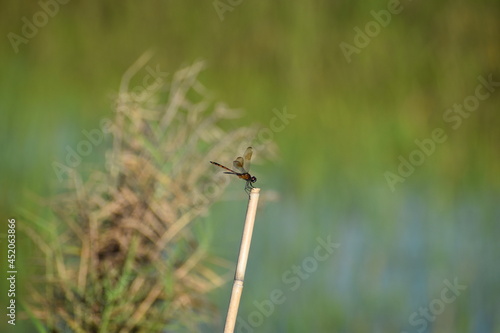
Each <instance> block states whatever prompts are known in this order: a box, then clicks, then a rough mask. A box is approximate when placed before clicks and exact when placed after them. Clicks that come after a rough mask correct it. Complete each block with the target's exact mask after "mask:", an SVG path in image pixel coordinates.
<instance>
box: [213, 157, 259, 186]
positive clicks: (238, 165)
mask: <svg viewBox="0 0 500 333" xmlns="http://www.w3.org/2000/svg"><path fill="white" fill-rule="evenodd" d="M252 154H253V148H252V147H248V148H247V149H246V150H245V153H244V154H243V157H241V156H238V157H236V159H235V160H234V161H233V167H234V168H235V169H236V170H238V171H234V170H231V169H229V168H227V167H225V166H223V165H222V164H219V163H217V162H213V161H210V163H212V164H214V165H217V166H218V167H221V168H223V169H224V170H227V171H226V172H224V173H226V174H229V175H235V176H238V178H241V179H243V180H245V181H246V182H247V183H246V185H245V191H246V192H247V193H249V192H250V190H251V189H252V188H253V183H255V182H256V181H257V178H256V177H254V176H252V175H250V174H249V173H248V170H249V168H250V159H251V158H252Z"/></svg>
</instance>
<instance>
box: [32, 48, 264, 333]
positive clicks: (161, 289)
mask: <svg viewBox="0 0 500 333" xmlns="http://www.w3.org/2000/svg"><path fill="white" fill-rule="evenodd" d="M147 61H149V56H148V55H145V56H143V57H141V58H140V59H139V60H138V61H137V62H136V63H135V64H134V65H133V66H132V67H131V68H130V69H129V70H128V71H127V73H126V74H125V75H124V78H123V82H122V85H121V88H120V93H119V96H118V99H117V110H116V118H115V120H114V121H113V125H112V126H111V129H112V133H113V145H112V148H111V149H110V150H109V152H108V153H107V157H106V158H107V164H106V165H107V167H106V171H105V172H101V171H93V172H92V173H91V174H90V175H89V176H88V180H86V181H83V180H82V177H81V176H79V175H78V174H77V173H76V172H73V173H72V176H71V177H69V180H68V187H67V188H66V190H65V192H64V193H63V194H62V195H59V196H58V197H56V198H52V199H50V201H49V202H50V207H51V210H52V212H53V214H54V218H53V219H52V220H51V221H45V222H42V221H40V219H38V218H33V217H32V218H31V221H32V222H33V223H32V225H33V226H32V227H29V228H26V229H25V231H26V233H27V234H28V235H29V236H30V237H31V239H32V240H33V241H34V243H35V244H36V245H37V246H38V247H39V249H40V250H41V253H42V255H43V257H44V259H45V262H44V265H43V270H44V277H43V278H42V279H40V278H37V279H36V281H33V285H32V288H31V289H32V290H31V291H30V301H29V302H28V309H29V311H30V312H31V313H32V315H33V317H35V318H37V324H38V325H39V327H42V326H43V327H45V328H47V330H48V331H50V332H160V331H165V332H166V331H171V330H174V331H179V330H182V331H197V327H198V325H199V324H200V322H202V321H204V320H209V318H210V317H213V316H212V315H213V313H212V312H211V311H213V310H211V306H210V304H209V303H208V302H207V300H206V294H207V292H209V291H210V290H212V289H214V288H216V287H219V286H220V285H221V284H223V283H224V282H226V281H227V279H228V278H229V277H230V276H231V275H232V272H233V267H232V265H228V264H227V263H226V262H225V261H223V260H221V259H220V258H216V257H213V256H211V255H210V254H209V253H208V251H207V246H206V245H204V243H203V241H201V240H200V239H199V238H198V237H197V235H196V233H194V232H193V228H192V226H193V222H194V221H196V220H197V219H198V218H199V217H200V216H201V215H203V214H205V213H206V211H207V208H208V207H209V206H210V205H211V204H212V203H213V202H214V201H215V200H217V199H218V198H219V197H220V194H221V192H222V190H223V189H224V187H225V186H226V185H227V178H218V177H214V175H215V174H216V173H217V172H218V171H219V170H214V168H213V166H212V165H211V164H209V163H208V161H209V160H210V159H214V158H221V159H222V160H227V161H230V160H231V159H232V158H233V157H234V154H236V153H237V152H242V151H243V148H244V147H246V145H248V144H249V143H250V142H249V141H248V140H249V138H254V137H255V135H256V131H257V129H256V128H254V127H243V128H238V129H236V130H233V131H225V130H223V129H222V128H221V127H220V122H221V121H224V120H227V119H233V118H235V117H238V116H239V115H238V113H237V112H235V110H230V109H228V108H227V107H225V106H224V105H223V104H215V105H214V103H212V102H210V97H209V95H208V94H207V91H206V89H205V88H204V87H203V85H202V84H201V83H200V82H199V81H198V74H199V73H200V71H201V70H202V67H203V64H202V63H201V62H197V63H194V64H193V65H191V66H189V67H186V68H184V69H181V70H180V71H178V72H177V73H175V74H174V75H173V77H172V79H171V80H169V81H170V82H163V81H162V82H158V81H155V82H154V83H153V85H151V86H148V87H143V88H144V90H143V91H145V92H148V96H146V97H145V95H144V94H141V95H140V96H139V95H137V94H133V93H131V92H130V91H129V88H128V87H129V85H130V80H131V79H132V78H133V76H134V75H136V73H137V72H138V71H139V70H140V69H141V68H143V67H144V65H145V64H146V63H147ZM165 81H166V80H165ZM158 83H161V84H158ZM162 98H163V99H164V100H166V102H161V100H162ZM266 146H267V148H264V147H263V146H259V145H256V146H255V148H256V150H257V151H258V152H259V153H264V154H261V156H262V155H266V152H267V151H269V149H268V148H269V145H266ZM242 192H243V184H242Z"/></svg>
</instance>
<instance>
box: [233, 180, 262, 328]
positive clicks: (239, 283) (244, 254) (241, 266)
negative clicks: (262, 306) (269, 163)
mask: <svg viewBox="0 0 500 333" xmlns="http://www.w3.org/2000/svg"><path fill="white" fill-rule="evenodd" d="M259 192H260V188H253V189H252V191H251V192H250V197H249V199H248V207H247V215H246V218H245V226H244V227H243V235H242V237H241V245H240V253H239V255H238V263H237V264H236V273H235V274H234V281H233V290H232V291H231V299H230V301H229V308H228V310H227V317H226V325H225V327H224V333H233V332H234V326H235V324H236V316H237V315H238V307H239V305H240V299H241V294H242V292H243V282H244V280H245V270H246V267H247V260H248V253H249V252H250V243H251V242H252V232H253V226H254V221H255V213H256V212H257V204H258V202H259Z"/></svg>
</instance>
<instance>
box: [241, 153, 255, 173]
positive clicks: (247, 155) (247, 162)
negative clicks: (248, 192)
mask: <svg viewBox="0 0 500 333" xmlns="http://www.w3.org/2000/svg"><path fill="white" fill-rule="evenodd" d="M252 154H253V148H252V147H248V148H247V150H245V154H243V157H244V158H245V160H244V161H243V169H244V170H245V171H246V172H248V170H250V160H251V159H252Z"/></svg>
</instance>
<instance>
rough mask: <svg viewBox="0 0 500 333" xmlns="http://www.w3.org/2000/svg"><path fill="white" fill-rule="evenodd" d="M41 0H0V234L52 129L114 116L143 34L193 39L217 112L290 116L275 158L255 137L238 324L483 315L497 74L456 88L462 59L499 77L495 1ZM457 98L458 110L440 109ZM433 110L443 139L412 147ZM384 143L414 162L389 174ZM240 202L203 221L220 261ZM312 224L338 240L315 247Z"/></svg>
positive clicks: (69, 129) (489, 267) (489, 281)
mask: <svg viewBox="0 0 500 333" xmlns="http://www.w3.org/2000/svg"><path fill="white" fill-rule="evenodd" d="M46 2H47V0H46V1H45V2H44V1H41V2H38V1H24V2H16V1H8V2H4V3H3V6H2V7H3V8H2V14H0V15H1V17H2V19H1V20H0V26H1V28H2V29H1V31H2V34H3V36H4V38H3V43H2V45H3V47H2V52H1V55H0V56H1V62H0V63H1V65H0V72H1V81H0V84H1V89H0V94H1V98H0V109H1V114H0V136H1V141H2V143H3V144H2V148H1V152H2V163H1V164H0V168H1V169H0V177H1V181H2V183H1V202H0V205H1V211H2V226H1V229H0V232H1V233H2V235H3V236H4V235H5V231H6V220H7V218H8V217H16V216H15V212H16V209H17V208H18V207H25V208H27V209H36V208H35V207H34V206H32V202H31V201H30V200H29V199H28V198H29V193H36V194H39V195H41V196H47V195H50V194H52V193H54V192H55V191H56V190H57V186H58V184H59V182H58V180H57V177H56V175H55V173H54V171H53V169H52V165H51V164H52V162H53V161H63V159H64V157H65V154H66V152H65V147H66V146H67V145H69V146H70V147H75V146H76V145H77V143H78V142H79V141H80V140H82V139H84V137H83V134H82V130H87V131H88V130H91V129H93V128H98V127H99V121H100V120H101V119H103V118H112V117H113V103H114V101H113V98H114V96H115V95H116V92H117V91H118V87H119V83H120V80H121V77H122V75H123V74H124V72H125V71H126V70H127V68H129V67H130V66H131V65H132V63H133V62H134V61H135V60H136V59H137V58H138V57H139V56H140V55H141V54H143V53H144V52H146V51H147V50H150V49H151V50H153V51H154V57H153V59H152V60H150V62H149V65H150V66H151V67H152V68H159V69H160V70H161V71H162V72H168V73H170V74H171V73H173V72H174V71H175V70H177V69H178V68H179V67H180V66H182V65H186V64H191V63H192V62H193V61H195V60H197V59H203V60H206V63H207V69H206V70H205V71H204V73H203V75H202V77H201V80H202V82H203V83H204V84H205V86H206V87H207V88H208V89H209V90H210V91H211V92H212V93H213V94H214V98H215V100H221V101H225V102H227V104H228V105H229V106H230V107H235V108H241V109H244V110H245V111H246V114H245V116H244V117H243V118H242V119H238V120H237V121H235V122H234V124H231V125H230V127H233V128H236V127H238V126H242V125H248V124H252V123H260V124H261V125H262V126H263V127H264V128H271V127H270V126H272V125H271V121H272V119H273V117H275V113H273V109H278V110H284V109H286V111H287V112H288V113H289V114H290V115H293V116H295V117H294V118H293V119H290V120H289V123H288V124H287V125H286V126H284V128H283V130H281V131H276V132H274V133H273V139H274V140H275V141H276V142H277V143H278V145H279V147H280V152H281V153H280V155H281V159H280V160H279V161H275V162H272V163H259V157H258V155H257V156H255V164H254V167H253V169H252V171H253V173H255V175H256V176H257V177H258V179H259V182H258V183H257V184H258V185H259V187H261V188H262V191H263V195H264V194H266V193H268V194H269V193H271V194H272V193H277V194H278V195H279V200H278V201H266V200H265V198H263V199H262V200H263V201H262V202H261V206H260V211H259V213H258V216H257V221H256V229H255V231H254V240H253V244H252V249H251V253H250V259H249V264H248V268H247V275H246V281H245V289H244V291H243V298H242V301H241V306H240V311H239V318H240V320H239V322H238V326H237V332H480V333H481V332H500V319H499V318H500V306H499V301H498V293H499V291H500V285H499V280H500V279H499V276H500V269H499V265H498V260H499V254H500V242H499V241H498V239H499V238H500V226H499V220H500V209H499V206H498V201H499V199H500V196H499V189H500V177H499V171H500V156H499V148H500V131H499V130H498V129H499V128H500V116H499V114H498V111H499V105H500V87H499V86H498V84H497V86H496V87H495V86H494V85H492V86H491V87H490V88H491V89H492V90H487V89H486V88H480V89H481V92H482V93H483V94H486V93H488V92H489V96H488V97H487V98H484V99H482V100H479V99H474V98H473V97H472V98H471V97H470V96H474V94H475V93H476V87H477V86H478V84H480V81H479V80H478V77H482V78H484V79H485V80H488V77H489V76H491V78H492V80H493V81H495V82H499V81H500V71H499V64H500V43H499V40H500V39H499V37H500V20H499V18H500V3H498V1H476V2H463V1H438V2H429V1H428V2H422V1H402V2H401V3H400V4H399V6H396V7H394V8H396V9H394V13H393V14H388V15H389V16H387V13H390V12H389V11H388V8H389V9H391V10H392V8H393V7H392V6H393V5H391V2H388V1H364V2H359V1H358V2H353V1H343V2H341V1H337V2H328V1H274V2H269V1H232V2H230V1H228V0H221V1H216V2H213V1H193V0H189V1H148V2H139V1H96V0H89V1H85V2H76V1H70V2H68V3H67V4H59V5H58V6H59V7H58V8H56V7H54V6H53V5H52V7H50V6H49V7H47V6H45V5H42V4H43V3H46ZM48 3H50V1H48ZM52 3H53V2H52ZM214 4H215V5H214ZM216 6H217V9H216ZM43 7H46V8H48V9H46V10H48V11H51V12H52V13H53V14H54V15H53V17H49V18H48V20H47V22H46V24H43V23H45V22H43V17H42V16H43V15H42V16H40V15H39V14H38V13H39V12H40V11H42V10H43ZM382 10H384V11H385V12H382V13H381V12H380V11H382ZM372 11H373V12H372ZM396 11H397V12H398V13H397V14H396V13H395V12H396ZM384 13H385V14H384ZM37 15H38V16H37ZM384 15H385V16H384ZM34 16H35V19H39V20H42V21H39V23H40V27H39V28H37V31H36V33H35V32H33V31H31V33H32V36H30V38H26V39H25V40H23V41H22V42H20V43H19V44H16V43H14V44H16V45H14V44H13V43H12V40H13V39H12V38H13V37H12V36H13V35H12V34H11V35H9V33H14V34H16V35H18V36H20V38H24V37H23V25H24V24H25V22H24V21H23V17H25V18H27V20H28V21H30V22H33V18H34ZM375 16H378V17H379V20H382V21H380V22H381V23H376V22H377V21H375ZM46 17H47V16H46ZM389 17H390V21H389ZM365 29H368V35H360V33H359V31H362V33H363V34H366V32H365V31H366V30H365ZM370 29H371V30H370ZM26 32H28V31H27V30H25V31H24V33H26ZM9 36H10V37H9ZM18 41H19V39H18ZM341 43H346V44H350V45H351V46H352V47H356V52H354V53H352V54H350V55H349V56H347V57H346V55H345V53H344V52H343V51H342V48H341V45H344V46H345V45H346V44H341ZM16 51H17V52H16ZM492 87H493V88H492ZM474 101H476V102H478V105H474ZM464 102H465V103H472V104H469V108H473V109H474V111H471V112H468V111H463V112H462V113H460V112H451V111H450V113H447V112H448V111H447V110H448V109H449V108H452V107H453V105H454V104H463V103H464ZM470 105H472V106H470ZM446 115H448V116H450V117H451V116H453V117H455V118H453V119H454V121H453V122H451V121H450V120H449V121H446ZM457 117H458V118H457ZM458 121H461V122H460V123H458ZM458 125H459V126H458ZM436 128H440V129H442V130H443V132H444V135H445V136H446V139H445V140H444V142H441V143H435V147H434V148H433V149H432V150H433V151H432V153H430V154H429V155H424V154H423V153H418V152H416V151H417V150H418V149H419V146H417V144H416V143H415V140H420V141H422V140H426V139H429V138H431V137H432V133H433V131H434V130H435V129H436ZM249 139H251V138H249ZM256 140H257V141H258V140H262V138H260V139H259V138H254V141H256ZM108 142H109V141H108ZM425 142H427V143H428V141H425ZM428 147H430V146H428ZM105 149H106V147H104V145H103V146H99V147H97V148H96V149H95V150H94V151H93V153H92V154H91V155H90V156H88V157H86V158H85V163H84V164H82V166H81V167H80V168H79V169H80V170H79V171H82V172H84V170H85V168H88V165H89V164H91V163H96V164H98V163H102V161H103V160H104V158H103V156H102V153H103V152H104V150H105ZM429 149H431V148H429ZM400 156H402V158H404V159H405V160H409V159H413V161H415V164H419V165H417V166H414V171H413V172H412V173H411V174H410V175H408V176H407V177H403V178H401V179H404V182H397V183H394V184H393V186H391V185H390V184H389V182H388V181H387V179H386V173H387V172H390V173H393V174H398V167H400V163H401V159H400ZM422 156H423V159H422V158H421V157H422ZM419 157H420V159H418V158H419ZM221 162H224V161H221ZM402 168H403V169H404V167H402ZM403 172H404V170H403ZM401 179H400V180H401ZM241 187H242V184H240V183H239V182H236V181H235V182H234V184H232V185H231V186H230V188H229V189H228V194H227V196H226V197H225V198H226V199H229V198H230V196H232V195H233V194H239V192H240V191H241ZM245 204H246V203H245V200H244V197H243V195H241V200H227V201H223V202H221V203H218V204H216V205H215V206H214V207H213V209H212V210H211V212H210V215H209V216H207V217H206V220H204V221H200V223H203V224H205V225H207V228H209V229H210V230H211V233H213V236H212V237H213V240H212V244H213V249H212V251H213V252H214V253H216V254H218V255H220V256H222V257H224V258H226V259H228V260H231V261H235V260H236V255H237V248H238V246H239V240H240V235H241V229H242V223H243V218H242V215H243V212H244V210H245ZM18 223H22V221H18ZM318 237H320V238H321V239H323V240H327V239H330V240H331V241H332V242H334V243H337V245H338V247H336V248H335V249H334V250H333V252H332V253H331V254H328V256H327V258H326V259H324V260H318V259H317V258H315V257H314V256H315V254H318V253H320V254H321V255H324V254H325V253H326V252H318V251H316V248H317V247H318V246H319V245H320V244H321V242H320V241H318ZM0 240H1V242H2V244H3V245H2V249H1V252H0V253H2V257H1V258H0V260H1V267H2V271H3V272H5V269H4V267H5V266H4V265H5V262H6V255H5V242H4V240H5V238H4V237H2V238H1V239H0ZM18 246H19V253H20V254H19V257H18V258H19V260H21V261H23V262H29V258H25V257H23V251H24V253H25V254H26V253H30V249H24V250H23V247H22V246H23V242H19V243H18ZM322 259H323V257H322ZM3 272H2V276H3V274H4V273H3ZM20 272H21V273H20V274H19V279H21V281H22V279H23V278H22V270H21V269H20ZM2 280H5V279H2ZM446 281H448V282H446ZM449 283H451V284H453V283H455V284H456V283H458V284H459V286H465V289H463V288H462V287H459V288H458V289H455V293H454V292H453V290H452V289H453V288H450V287H449ZM0 286H1V287H2V295H1V296H0V300H2V306H1V308H3V309H4V304H6V303H5V301H6V296H5V292H4V290H5V288H4V287H6V285H5V283H4V282H2V284H1V285H0ZM230 289H231V287H230V283H228V284H227V285H225V286H224V287H223V288H220V289H218V290H216V291H214V292H213V293H212V294H211V295H210V297H211V299H212V300H213V302H214V303H215V304H216V306H217V308H218V310H219V313H220V317H219V318H216V321H217V323H216V324H214V326H207V327H205V328H204V330H205V331H206V332H216V331H221V330H222V325H223V320H224V317H225V311H226V309H227V304H228V299H229V293H230ZM276 290H279V291H281V292H282V294H281V295H282V297H280V298H279V303H280V304H273V305H272V306H271V305H269V304H270V303H269V302H270V300H272V299H274V298H273V297H272V296H271V294H273V291H275V292H276ZM279 291H278V293H279ZM275 300H276V299H275ZM2 313H4V311H2ZM2 318H3V319H2V321H1V323H0V330H2V331H6V330H7V329H11V327H7V325H6V323H5V322H6V319H5V315H4V314H3V315H2ZM14 331H16V332H17V331H19V332H32V331H33V327H32V326H31V325H30V324H29V323H23V322H18V325H17V326H16V328H15V330H14Z"/></svg>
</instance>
